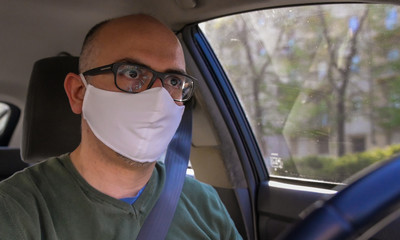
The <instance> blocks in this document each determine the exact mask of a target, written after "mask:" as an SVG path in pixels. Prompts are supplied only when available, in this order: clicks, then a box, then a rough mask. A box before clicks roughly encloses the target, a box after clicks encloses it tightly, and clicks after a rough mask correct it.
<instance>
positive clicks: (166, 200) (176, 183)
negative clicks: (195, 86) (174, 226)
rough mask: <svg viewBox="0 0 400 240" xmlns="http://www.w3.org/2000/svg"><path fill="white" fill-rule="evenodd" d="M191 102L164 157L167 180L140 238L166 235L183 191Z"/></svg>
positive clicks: (189, 132)
mask: <svg viewBox="0 0 400 240" xmlns="http://www.w3.org/2000/svg"><path fill="white" fill-rule="evenodd" d="M191 105H192V104H190V103H189V104H187V105H186V106H185V112H184V113H183V116H182V120H181V123H180V124H179V127H178V130H177V131H176V133H175V135H174V137H173V138H172V140H171V142H170V144H169V145H168V151H167V155H166V157H165V168H166V180H165V184H164V188H163V190H162V192H161V195H160V197H159V198H158V200H157V202H156V204H155V206H154V207H153V209H152V210H151V212H150V214H149V215H148V216H147V218H146V220H145V222H144V223H143V225H142V227H141V229H140V232H139V235H138V237H137V239H139V240H148V239H152V240H153V239H154V240H158V239H160V240H161V239H165V236H166V235H167V232H168V229H169V227H170V225H171V222H172V218H173V217H174V214H175V210H176V206H177V205H178V201H179V197H180V195H181V192H182V187H183V183H184V181H185V177H186V170H187V166H188V162H189V156H190V147H191V143H192V106H191Z"/></svg>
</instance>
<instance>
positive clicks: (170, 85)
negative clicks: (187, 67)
mask: <svg viewBox="0 0 400 240" xmlns="http://www.w3.org/2000/svg"><path fill="white" fill-rule="evenodd" d="M163 82H164V88H165V89H166V90H167V91H168V92H169V94H171V96H172V98H173V99H174V100H176V101H187V100H189V99H190V97H191V96H192V92H193V80H192V79H191V78H189V77H187V76H184V75H179V74H172V75H167V76H166V77H165V78H164V81H163Z"/></svg>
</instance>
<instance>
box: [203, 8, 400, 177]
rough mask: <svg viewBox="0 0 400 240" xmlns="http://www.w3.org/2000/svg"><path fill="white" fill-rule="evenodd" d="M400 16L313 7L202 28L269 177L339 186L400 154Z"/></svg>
mask: <svg viewBox="0 0 400 240" xmlns="http://www.w3.org/2000/svg"><path fill="white" fill-rule="evenodd" d="M398 12H399V7H397V6H392V5H384V4H376V5H375V4H346V5H343V4H336V5H333V4H332V5H315V6H300V7H287V8H279V9H269V10H263V11H256V12H248V13H243V14H238V15H234V16H228V17H223V18H219V19H215V20H211V21H208V22H204V23H201V24H200V28H201V30H202V31H203V33H204V35H205V37H206V38H207V39H208V41H209V43H210V45H211V47H212V48H213V50H214V52H215V54H216V56H217V57H218V59H219V60H220V62H221V64H222V66H223V68H224V70H225V72H226V73H227V76H228V78H229V79H230V81H231V84H232V86H233V87H234V89H235V91H236V93H237V96H238V98H239V100H240V102H241V104H242V107H243V109H244V111H245V113H246V116H247V118H248V121H249V123H250V125H251V127H252V130H253V133H254V135H255V138H256V139H257V142H258V145H259V148H260V150H261V152H262V155H263V158H264V162H265V165H266V167H267V168H268V170H269V173H270V175H273V176H279V177H286V178H287V177H289V178H306V179H312V180H318V181H328V182H336V183H338V182H343V181H344V180H345V179H347V178H348V177H350V176H352V175H353V174H354V173H356V172H358V171H360V170H362V169H364V168H365V167H367V166H369V165H371V164H374V163H376V162H378V161H381V160H384V159H387V158H390V157H391V156H392V155H394V154H397V153H399V152H400V114H399V111H400V46H399V44H398V42H399V40H400V31H399V27H400V25H399V21H398V18H399V17H398Z"/></svg>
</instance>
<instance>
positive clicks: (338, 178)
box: [275, 144, 400, 182]
mask: <svg viewBox="0 0 400 240" xmlns="http://www.w3.org/2000/svg"><path fill="white" fill-rule="evenodd" d="M399 153H400V144H399V145H392V146H389V147H386V148H382V149H374V150H369V151H366V152H363V153H356V154H347V155H345V156H343V157H340V158H334V157H323V156H308V157H304V158H293V159H291V160H287V161H284V164H283V168H282V169H277V171H276V172H275V174H277V175H283V176H292V177H300V178H308V179H316V180H322V181H329V182H343V181H344V180H346V179H347V178H349V177H351V176H353V175H354V174H355V173H357V172H359V171H361V170H363V169H364V168H366V167H368V166H370V165H372V164H374V163H377V162H379V161H382V160H386V159H389V158H390V157H393V156H394V155H397V154H399Z"/></svg>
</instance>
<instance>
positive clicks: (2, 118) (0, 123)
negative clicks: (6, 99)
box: [0, 102, 11, 136]
mask: <svg viewBox="0 0 400 240" xmlns="http://www.w3.org/2000/svg"><path fill="white" fill-rule="evenodd" d="M10 115H11V109H10V107H9V106H8V104H6V103H2V102H0V136H1V135H2V134H3V132H4V130H5V128H6V124H7V122H8V120H9V118H10Z"/></svg>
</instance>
